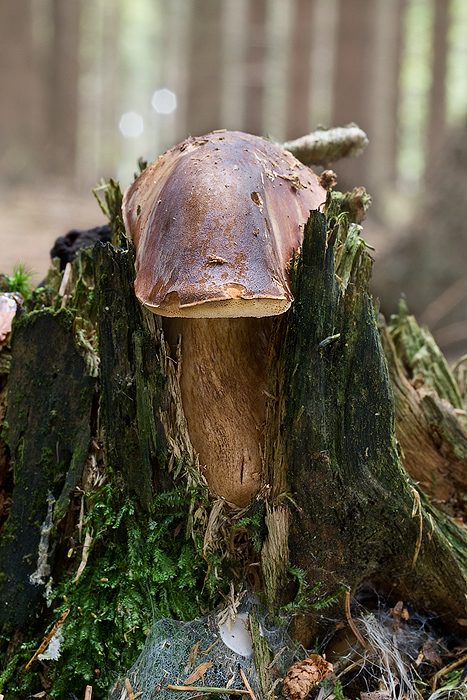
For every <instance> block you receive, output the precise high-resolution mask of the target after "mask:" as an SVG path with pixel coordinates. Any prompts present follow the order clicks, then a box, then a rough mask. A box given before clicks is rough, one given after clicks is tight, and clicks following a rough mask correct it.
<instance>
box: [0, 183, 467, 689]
mask: <svg viewBox="0 0 467 700" xmlns="http://www.w3.org/2000/svg"><path fill="white" fill-rule="evenodd" d="M120 201H121V199H120V197H119V196H118V193H116V192H115V186H114V185H112V186H110V187H109V189H108V190H107V191H106V203H105V205H103V206H104V208H105V209H106V211H107V213H108V214H109V215H110V219H111V223H112V226H113V234H114V237H113V243H114V245H110V244H107V245H106V246H101V245H99V246H98V247H97V248H96V249H95V250H94V253H93V255H92V256H91V255H90V254H89V253H86V252H85V253H83V254H82V255H81V256H80V257H79V258H78V259H77V261H75V263H73V268H72V275H71V277H70V282H69V284H68V287H66V288H65V290H63V289H62V293H63V291H65V294H64V296H60V295H58V288H59V286H60V282H61V278H60V275H58V274H57V272H56V271H55V272H54V271H53V270H52V272H51V274H50V275H49V277H48V280H47V282H46V289H45V290H39V291H38V292H36V293H35V295H34V296H33V298H32V300H31V301H30V302H28V305H27V309H26V311H25V312H24V313H23V315H22V316H21V317H20V318H19V319H18V320H17V322H16V328H15V330H14V336H13V341H12V345H11V352H12V365H11V374H10V378H9V395H8V409H7V415H6V418H5V421H4V429H5V430H4V434H5V435H6V442H7V445H8V448H9V454H8V453H7V452H6V451H0V456H1V459H2V462H1V464H0V478H2V475H3V474H6V473H7V472H8V468H9V467H10V459H11V465H12V466H13V468H14V483H11V484H10V485H9V484H8V480H3V481H0V487H1V488H2V490H3V492H4V493H6V490H8V488H10V489H11V491H10V493H9V494H8V493H6V495H7V496H11V497H12V505H11V510H10V512H9V514H7V517H6V520H5V522H4V524H3V530H2V539H1V544H0V572H1V574H2V576H1V581H0V582H1V586H2V589H1V596H2V603H4V604H3V605H2V606H0V622H1V627H2V635H3V636H2V644H1V647H0V654H1V655H2V660H3V661H4V662H5V663H4V665H5V667H6V671H5V672H4V674H3V676H2V682H3V687H2V691H3V690H4V689H6V690H11V692H12V693H13V689H14V688H16V689H19V690H18V692H20V691H21V693H22V695H21V696H25V695H26V694H35V693H38V692H41V689H42V688H46V689H47V690H49V689H50V687H51V686H52V687H53V690H54V692H55V693H56V694H57V693H58V694H60V693H61V694H62V695H63V694H64V693H65V692H66V690H67V688H69V687H77V686H75V685H73V686H71V685H70V684H71V683H72V682H73V683H75V677H76V678H77V679H78V680H79V683H81V686H83V684H84V683H87V684H88V683H90V682H93V683H94V685H95V686H96V689H95V690H96V692H95V697H97V698H99V697H104V695H105V693H106V691H107V690H108V688H109V685H110V682H111V681H110V679H111V674H112V672H113V671H115V670H119V671H120V672H122V673H124V672H125V669H127V668H129V666H130V665H131V664H132V663H133V661H134V660H135V659H136V657H137V655H138V651H139V648H140V647H141V646H142V644H143V643H144V640H145V630H147V626H148V620H147V617H148V615H149V613H148V610H150V609H151V606H152V608H153V610H154V615H156V614H157V615H159V616H172V617H178V618H179V619H183V618H184V619H193V618H194V617H196V615H198V614H199V607H200V606H201V607H202V608H203V609H204V610H206V609H209V608H211V609H212V608H213V607H214V606H215V605H216V604H217V603H218V602H219V600H220V599H221V597H222V595H221V594H223V595H224V596H226V595H227V593H228V591H229V588H230V587H232V590H233V589H235V588H237V589H240V588H241V586H242V582H244V581H245V580H247V581H248V582H249V584H250V585H251V586H252V587H253V588H254V589H255V590H257V591H263V592H265V593H266V595H267V598H268V602H269V606H270V612H271V614H272V615H274V614H276V613H277V612H278V610H279V609H280V608H281V607H282V613H281V614H285V612H284V611H285V608H284V607H283V606H284V605H285V604H289V609H293V606H294V600H295V594H296V592H297V590H296V589H297V586H296V578H294V576H295V577H297V576H298V577H299V578H301V580H302V583H305V584H306V585H308V589H309V596H308V598H307V606H308V607H307V608H306V610H305V611H304V612H303V611H302V612H301V613H300V615H296V616H295V617H294V634H295V636H296V637H297V638H298V639H299V640H300V641H301V642H302V643H304V644H305V645H309V644H310V642H311V641H312V639H314V638H315V636H318V638H323V637H324V636H325V635H326V634H327V633H328V631H329V625H330V624H331V625H332V627H334V624H335V620H336V619H339V618H342V617H343V609H342V600H341V597H342V593H343V591H344V590H350V591H351V592H355V591H357V590H358V589H359V587H361V586H363V585H366V584H368V583H371V584H372V585H373V586H374V587H375V589H376V590H378V591H379V592H381V593H384V594H387V595H388V597H389V599H390V601H392V599H394V600H396V601H397V600H400V599H403V600H406V601H409V602H410V604H411V605H412V606H414V607H415V608H418V609H423V610H429V611H434V612H435V613H436V615H437V616H438V620H442V621H443V622H444V623H445V624H446V625H447V626H449V627H450V628H456V625H457V620H458V619H461V620H465V619H466V618H467V603H466V595H465V594H466V592H467V580H466V577H467V574H466V572H467V555H466V553H465V552H466V551H467V546H466V545H467V536H466V534H465V530H463V529H462V528H461V527H459V525H458V524H457V523H456V522H455V521H454V519H453V518H451V517H449V516H448V515H447V514H446V513H440V512H439V511H438V510H436V509H435V508H434V505H433V503H431V502H430V500H429V498H428V496H427V495H425V494H424V493H422V492H420V491H419V487H417V485H416V484H415V483H414V482H413V481H411V480H410V478H409V477H408V475H407V472H406V471H405V470H404V468H403V466H402V463H401V460H400V457H399V451H398V446H397V442H396V433H395V427H394V402H393V389H392V387H391V377H392V380H393V382H392V383H393V386H394V391H395V395H396V410H397V411H398V415H397V422H398V423H399V427H400V421H401V416H400V410H401V409H400V408H399V407H400V406H401V405H402V406H406V405H409V401H412V403H416V402H415V399H417V401H418V404H416V410H415V409H414V410H413V416H415V417H412V415H411V416H410V418H409V419H407V418H406V417H404V418H403V419H402V420H405V422H409V423H410V424H411V426H412V425H413V426H414V430H413V432H414V434H418V435H421V436H422V437H421V438H420V446H421V448H422V449H426V450H427V455H428V456H429V459H430V460H431V457H432V455H433V453H434V449H433V447H432V445H430V446H429V447H427V446H426V445H427V443H428V442H429V439H432V440H434V439H435V437H434V436H435V435H436V431H438V432H437V434H438V436H441V437H438V438H437V439H438V442H437V443H436V444H437V445H438V447H439V445H440V444H441V443H440V440H441V442H442V445H443V447H442V449H440V453H441V454H442V456H443V457H444V458H445V459H446V460H448V461H449V462H450V464H452V461H453V457H452V455H451V453H452V454H454V453H455V458H456V459H457V460H458V462H459V466H458V467H457V466H455V465H454V466H453V467H452V469H451V471H449V470H448V472H449V473H448V476H447V477H446V483H447V484H448V485H449V486H451V485H454V488H456V489H457V490H458V491H459V493H460V492H461V490H462V491H463V486H462V483H461V478H460V474H461V471H462V460H464V459H465V457H464V453H463V452H462V449H463V444H464V443H463V442H462V440H465V435H464V433H462V430H463V428H462V426H461V424H460V423H456V422H455V421H456V420H457V418H456V417H455V414H454V413H453V411H452V410H450V411H444V404H443V398H444V397H443V396H442V394H443V391H442V389H441V388H440V387H441V386H442V385H444V384H445V383H446V382H441V383H440V384H439V385H438V386H437V390H436V391H435V389H434V388H432V390H431V394H429V395H428V394H427V395H426V396H424V397H423V399H422V400H419V397H418V396H417V397H415V399H414V396H413V394H411V393H410V392H411V389H410V388H409V387H410V386H412V385H410V383H409V380H408V378H407V376H405V378H404V371H402V369H401V363H402V360H401V359H398V360H394V361H391V362H390V370H388V365H387V363H386V360H385V357H384V354H383V348H382V345H381V342H380V336H379V332H378V327H377V323H376V317H375V312H374V309H373V305H372V301H371V298H370V296H369V293H368V282H369V278H370V275H371V260H370V258H369V256H368V255H367V253H366V251H365V245H364V243H363V241H362V239H361V238H360V237H359V226H358V225H357V223H356V222H357V221H358V220H360V219H361V215H362V209H363V208H364V199H363V198H362V192H361V191H356V192H355V193H353V194H352V195H348V196H345V197H344V196H341V195H333V196H332V197H330V198H329V199H328V202H327V207H326V208H327V215H326V216H325V215H324V214H322V213H319V212H313V213H312V215H311V217H310V220H309V222H308V224H307V226H306V231H305V241H304V244H303V247H302V250H301V254H300V256H299V258H298V259H295V260H293V261H292V264H291V269H290V277H291V284H292V286H293V293H294V296H295V302H294V304H293V306H292V308H291V310H290V311H289V312H288V313H287V314H284V315H282V316H280V317H278V319H277V320H276V321H275V326H274V329H273V333H272V336H271V341H270V347H269V388H268V391H267V396H268V407H267V417H266V443H265V446H264V463H265V470H266V471H265V474H264V475H263V486H262V489H261V491H260V493H259V494H258V495H257V497H256V498H255V499H253V501H252V503H251V505H250V507H249V508H248V509H247V510H245V509H244V510H239V509H238V508H230V507H229V506H227V505H226V504H225V502H224V501H223V500H222V499H215V498H214V497H212V496H210V495H209V494H208V492H207V488H206V484H205V482H204V479H203V476H202V474H201V473H200V471H199V468H198V465H197V458H196V454H195V453H194V451H193V448H192V445H191V442H190V439H189V435H188V431H187V426H186V422H185V419H184V415H183V407H182V399H181V393H180V374H179V373H180V365H179V360H180V357H179V356H176V357H175V358H172V359H171V358H170V357H169V356H168V352H169V349H168V346H167V345H166V343H165V340H164V335H163V332H162V330H161V325H160V323H159V321H158V320H157V318H156V317H155V316H153V315H152V314H149V312H145V311H143V310H142V308H141V307H140V305H139V303H138V302H137V300H136V297H135V295H134V292H133V286H132V280H133V278H134V270H133V251H132V247H131V245H129V244H128V243H127V242H126V241H125V240H124V239H123V238H122V237H121V217H120V212H119V206H120ZM349 221H353V222H354V223H351V224H349ZM62 306H64V307H66V308H61V307H62ZM42 307H44V308H42ZM96 332H97V334H98V344H97V336H96ZM382 333H383V338H386V340H385V346H390V352H391V353H392V356H394V353H395V350H394V349H393V348H395V347H396V346H395V345H394V342H393V341H389V340H388V339H387V334H386V335H385V332H382ZM391 343H392V345H391ZM3 352H4V351H3V350H2V353H3ZM390 352H389V351H388V356H391V355H390ZM398 352H399V356H400V357H402V354H403V353H402V350H401V346H399V351H398ZM415 355H416V354H415ZM392 356H391V357H392ZM0 357H1V355H0ZM410 358H411V359H410V363H411V366H412V367H414V366H415V360H414V356H412V355H411V356H410ZM408 362H409V361H407V363H408ZM98 364H99V369H98V370H97V367H98ZM438 365H439V366H441V362H440V361H439V362H438ZM0 368H1V369H2V374H3V377H4V376H6V374H7V372H8V363H7V362H6V363H3V364H2V365H0ZM405 371H407V370H405ZM97 374H99V381H98V383H97V382H96V375H97ZM438 379H439V375H438ZM399 386H401V387H402V389H401V391H400V392H399V393H398V387H399ZM412 388H413V387H412ZM403 391H405V392H406V394H405V395H404V394H403ZM407 396H408V399H407V400H406V397H407ZM427 397H428V400H426V398H427ZM440 397H441V398H440ZM404 401H405V404H404ZM419 404H422V409H420V405H419ZM410 406H411V404H410ZM416 411H418V413H416ZM443 411H444V412H443ZM0 415H1V414H0ZM406 415H407V414H405V416H406ZM420 415H422V418H420V419H419V416H420ZM422 419H423V420H422ZM417 421H418V423H422V428H419V425H418V423H417ZM423 421H424V423H423ZM396 426H397V423H396ZM427 426H428V427H427ZM417 431H418V433H417ZM423 431H425V432H423ZM430 431H431V433H430ZM464 432H465V431H464ZM399 434H400V433H399ZM414 439H415V438H414V437H413V436H412V435H410V436H409V437H408V438H407V440H408V442H410V441H412V440H414ZM417 439H418V438H417ZM448 449H451V453H450V454H448V453H447V450H448ZM456 449H457V452H456ZM430 450H431V451H430ZM9 455H10V456H11V458H10V457H9ZM407 464H408V463H407ZM407 468H409V467H407ZM434 468H436V467H434ZM441 472H442V469H441ZM441 472H440V473H441ZM429 479H430V475H426V478H425V481H424V482H423V483H422V486H424V485H425V483H427V484H429ZM431 493H432V492H430V493H429V494H428V495H431ZM52 506H53V507H52ZM240 518H241V520H240V521H239V519H240ZM233 526H235V527H233ZM184 533H185V534H184ZM248 533H249V536H248ZM440 562H442V566H440ZM259 564H261V569H260V567H259V566H258V565H259ZM293 572H295V574H293ZM50 575H51V576H52V578H51V579H50V580H49V576H50ZM31 576H32V578H31ZM45 593H47V595H48V599H49V602H51V603H52V605H51V607H47V605H46V602H45V599H44V594H45ZM313 596H314V597H313ZM333 601H334V608H332V609H331V611H329V610H328V611H327V614H326V616H325V617H323V616H321V613H320V612H319V608H320V606H321V605H322V604H324V602H328V603H329V602H333ZM66 610H69V611H70V612H69V614H68V615H67V617H66V620H65V621H64V623H63V630H64V632H63V634H64V641H63V650H62V655H61V657H60V659H59V660H58V661H56V662H46V661H35V662H34V664H33V665H32V671H31V672H29V673H26V672H25V664H26V663H27V662H28V661H29V660H30V659H31V657H32V655H33V653H34V651H35V650H36V649H37V647H38V646H39V643H40V641H41V639H42V637H43V636H44V634H45V632H46V630H47V629H49V628H51V627H52V625H53V623H55V622H56V621H57V619H63V618H62V617H61V616H63V615H64V613H65V612H66ZM294 612H295V613H297V612H298V610H297V609H295V611H294ZM329 620H331V623H330V621H329ZM122 639H124V640H125V644H123V642H122ZM98 664H99V665H98ZM96 668H97V669H98V671H99V674H97V675H96V671H95V669H96ZM97 676H98V677H97ZM93 679H94V681H93ZM76 682H78V681H76ZM81 686H79V687H81ZM82 689H83V692H84V687H83V688H82ZM21 693H20V694H21Z"/></svg>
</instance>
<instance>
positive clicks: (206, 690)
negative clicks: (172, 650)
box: [167, 685, 250, 695]
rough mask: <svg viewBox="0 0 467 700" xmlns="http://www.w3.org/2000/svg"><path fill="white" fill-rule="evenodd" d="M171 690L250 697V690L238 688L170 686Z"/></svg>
mask: <svg viewBox="0 0 467 700" xmlns="http://www.w3.org/2000/svg"><path fill="white" fill-rule="evenodd" d="M167 688H168V689H169V690H189V691H194V692H196V693H228V694H229V695H249V694H250V693H249V692H248V690H237V688H212V687H211V686H202V685H168V686H167Z"/></svg>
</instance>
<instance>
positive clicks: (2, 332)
mask: <svg viewBox="0 0 467 700" xmlns="http://www.w3.org/2000/svg"><path fill="white" fill-rule="evenodd" d="M23 301H24V299H23V297H22V296H21V294H19V293H18V292H5V293H4V294H0V347H1V346H2V345H6V343H7V342H8V338H9V337H10V333H11V323H12V321H13V318H14V316H15V314H16V309H17V307H18V306H21V305H22V303H23Z"/></svg>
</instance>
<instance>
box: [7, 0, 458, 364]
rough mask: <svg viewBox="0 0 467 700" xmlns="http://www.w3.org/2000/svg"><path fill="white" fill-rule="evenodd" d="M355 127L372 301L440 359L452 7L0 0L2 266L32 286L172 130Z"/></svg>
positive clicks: (450, 149)
mask: <svg viewBox="0 0 467 700" xmlns="http://www.w3.org/2000/svg"><path fill="white" fill-rule="evenodd" d="M349 122H355V123H357V124H358V125H359V126H360V127H361V128H363V129H364V130H365V131H366V132H367V134H368V137H369V139H370V145H369V147H368V148H367V150H366V152H365V154H364V155H363V156H362V157H360V158H359V159H356V160H354V161H348V162H341V163H337V164H336V165H335V166H334V169H335V170H336V172H337V175H338V188H339V189H342V190H345V189H347V188H352V187H354V186H357V185H363V186H365V187H366V188H367V190H368V191H369V192H370V194H371V195H372V198H373V206H372V210H371V214H370V216H369V218H368V222H367V223H366V225H365V230H364V233H363V236H364V238H365V239H366V240H368V241H369V242H370V243H371V244H373V245H374V246H375V247H376V249H377V251H376V252H375V254H374V255H375V258H376V260H377V264H376V268H375V279H374V293H375V294H376V295H377V296H379V297H380V299H381V306H382V309H383V311H385V313H387V314H389V313H390V312H392V311H394V310H395V309H396V308H397V303H398V300H399V297H400V294H401V293H405V295H406V297H407V300H408V303H409V307H410V309H411V310H412V311H414V312H415V313H416V314H417V315H418V316H419V320H421V321H423V322H425V323H427V324H428V325H429V327H430V328H431V329H432V330H433V332H434V334H435V337H436V339H437V340H438V342H439V343H440V345H441V346H442V348H443V349H444V350H445V351H446V352H448V354H450V355H451V356H452V357H455V356H458V355H459V354H460V353H461V352H462V351H464V349H465V348H466V347H467V216H466V212H467V187H466V185H467V2H466V0H1V2H0V187H1V192H0V251H1V252H0V269H1V270H2V271H3V272H11V271H12V268H13V266H14V264H15V262H16V261H18V260H22V261H25V262H26V264H27V265H28V266H29V267H30V268H32V269H33V270H35V271H36V273H37V275H36V277H35V278H34V281H35V282H39V280H40V279H41V277H42V276H43V275H44V274H45V271H46V269H47V266H48V255H49V250H50V248H51V246H52V244H53V241H54V239H55V238H56V237H57V236H59V235H63V234H65V233H66V231H67V230H69V229H70V228H87V227H90V226H95V225H97V224H100V223H103V216H102V214H101V213H100V211H99V209H98V206H97V204H96V202H95V200H94V198H93V196H92V194H91V193H90V189H91V188H92V187H93V186H95V185H96V184H97V183H98V182H99V180H100V178H101V177H103V178H106V179H108V178H109V177H114V178H118V179H120V182H121V185H122V188H123V187H125V186H126V185H128V184H129V183H130V182H131V180H132V178H133V173H134V172H135V170H136V163H137V159H138V157H139V156H143V157H144V158H145V159H147V160H149V161H152V160H154V159H155V158H156V157H157V156H158V155H159V154H160V153H162V152H163V151H164V150H166V149H167V148H169V147H170V146H172V145H173V144H175V143H177V142H179V141H181V140H182V139H184V138H185V137H186V136H187V135H188V134H192V135H201V134H203V133H206V132H208V131H210V130H212V129H218V128H227V129H237V130H241V131H248V132H251V133H253V134H260V135H269V136H271V137H273V138H274V139H275V140H278V141H284V140H287V139H291V138H295V137H298V136H301V135H303V134H305V133H307V132H309V131H312V130H314V129H315V128H316V126H317V125H318V124H323V125H325V126H337V125H345V124H348V123H349Z"/></svg>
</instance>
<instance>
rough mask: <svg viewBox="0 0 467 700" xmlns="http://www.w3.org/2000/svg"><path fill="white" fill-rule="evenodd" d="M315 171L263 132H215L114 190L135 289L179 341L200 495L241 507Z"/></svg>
mask: <svg viewBox="0 0 467 700" xmlns="http://www.w3.org/2000/svg"><path fill="white" fill-rule="evenodd" d="M325 199H326V192H325V190H324V189H323V188H322V187H321V185H320V184H319V182H318V179H317V177H316V176H315V175H314V174H313V172H312V171H311V170H310V169H309V168H308V167H306V166H304V165H302V164H301V163H300V162H299V161H298V160H297V159H296V158H294V157H293V156H292V155H291V154H290V153H288V152H287V151H284V150H282V149H281V148H280V147H279V146H275V145H274V144H272V143H270V142H269V141H267V140H266V139H263V138H260V137H257V136H251V135H249V134H243V133H240V132H228V131H219V132H213V133H211V134H207V135H206V136H203V137H200V138H191V137H190V138H189V139H187V140H186V141H184V142H183V143H181V144H179V145H178V146H175V147H174V148H172V149H171V150H170V151H168V152H167V153H164V154H163V155H162V156H160V158H158V160H156V161H155V163H153V164H152V165H150V166H149V167H148V168H146V170H144V171H143V173H142V174H141V175H140V176H139V177H138V178H137V179H136V180H135V182H134V183H133V184H132V185H130V187H128V189H127V190H126V192H125V194H124V197H123V217H124V221H125V227H126V231H127V234H128V235H129V236H130V237H131V238H133V241H134V243H135V247H136V281H135V292H136V295H137V297H138V299H139V300H140V301H141V302H142V304H144V306H146V307H147V308H148V309H150V310H151V311H153V312H154V313H156V314H160V315H161V316H163V317H164V319H163V327H164V332H165V334H166V337H167V338H168V341H169V343H170V344H171V345H172V346H173V345H174V344H175V343H176V339H177V337H178V336H179V335H181V337H182V377H181V395H182V401H183V408H184V412H185V416H186V419H187V424H188V431H189V434H190V438H191V441H192V443H193V446H194V448H195V450H196V451H197V452H198V454H199V460H200V464H201V465H202V466H203V467H204V468H205V475H206V479H207V482H208V484H209V487H210V489H211V491H212V492H213V493H215V494H217V495H218V496H220V497H223V498H225V499H226V500H227V501H229V502H231V503H234V504H236V505H238V506H245V505H247V504H248V503H249V501H250V499H251V498H252V496H253V495H254V494H255V493H256V492H257V491H258V489H259V487H260V484H261V474H262V443H263V435H262V433H263V426H264V422H265V410H266V408H265V407H266V396H265V391H266V386H267V379H266V363H267V351H268V336H269V329H270V324H271V316H275V315H278V314H281V313H283V312H284V311H286V310H287V309H288V308H289V306H290V304H291V302H292V294H291V291H290V287H289V281H288V275H287V263H288V261H289V260H290V259H291V258H292V255H293V251H294V250H295V251H298V250H299V248H300V245H301V242H302V238H303V226H304V223H305V222H306V220H307V219H308V216H309V213H310V210H311V209H316V208H317V207H318V206H319V205H320V204H322V203H323V202H324V201H325Z"/></svg>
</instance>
